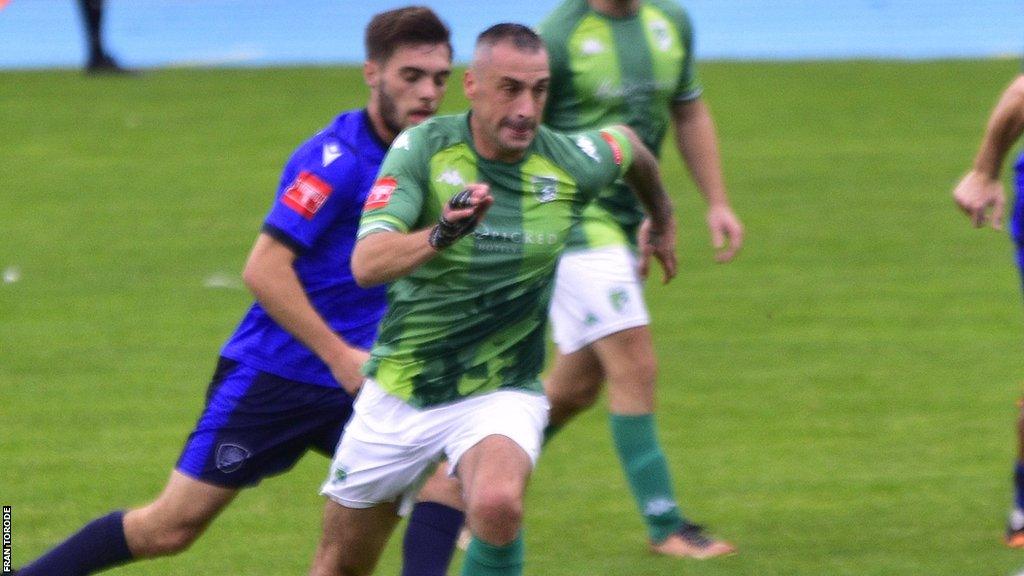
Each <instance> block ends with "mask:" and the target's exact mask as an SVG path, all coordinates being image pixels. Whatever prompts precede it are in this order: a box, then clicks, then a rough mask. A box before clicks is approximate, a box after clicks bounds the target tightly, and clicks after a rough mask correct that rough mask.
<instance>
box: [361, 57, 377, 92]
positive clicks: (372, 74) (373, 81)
mask: <svg viewBox="0 0 1024 576" xmlns="http://www.w3.org/2000/svg"><path fill="white" fill-rule="evenodd" d="M379 76H380V65H379V64H377V63H376V62H375V61H373V60H367V61H366V62H363V80H365V81H366V85H367V86H369V87H370V88H374V87H376V86H377V79H378V77H379Z"/></svg>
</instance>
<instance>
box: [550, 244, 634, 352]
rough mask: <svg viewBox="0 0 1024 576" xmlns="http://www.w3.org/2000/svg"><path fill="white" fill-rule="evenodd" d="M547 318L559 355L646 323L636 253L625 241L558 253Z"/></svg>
mask: <svg viewBox="0 0 1024 576" xmlns="http://www.w3.org/2000/svg"><path fill="white" fill-rule="evenodd" d="M549 317H550V318H551V331H552V338H553V339H554V341H555V344H556V345H558V351H559V352H561V353H562V354H571V353H573V352H576V351H577V350H579V349H581V348H583V347H585V346H587V345H589V344H591V343H593V342H596V341H598V340H600V339H601V338H604V337H605V336H608V335H610V334H614V333H616V332H621V331H623V330H626V329H627V328H635V327H637V326H646V325H648V324H650V323H651V321H650V316H649V315H648V313H647V305H646V304H644V292H643V285H642V284H641V282H640V276H639V275H638V273H637V259H636V256H635V255H634V254H633V252H632V251H631V250H630V249H629V248H627V247H626V246H605V247H602V248H595V249H590V250H574V251H571V252H565V253H564V254H562V257H561V258H560V259H559V261H558V270H557V272H556V273H555V291H554V294H553V295H552V297H551V308H550V314H549Z"/></svg>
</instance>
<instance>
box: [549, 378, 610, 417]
mask: <svg viewBox="0 0 1024 576" xmlns="http://www.w3.org/2000/svg"><path fill="white" fill-rule="evenodd" d="M600 392H601V386H600V384H598V385H596V386H578V387H572V388H565V387H559V386H552V387H550V388H549V389H547V390H545V393H546V394H547V396H548V401H549V402H550V403H551V410H552V412H559V413H565V414H578V413H580V412H583V411H584V410H586V409H587V408H590V407H591V406H593V405H594V403H596V402H597V397H598V395H599V394H600Z"/></svg>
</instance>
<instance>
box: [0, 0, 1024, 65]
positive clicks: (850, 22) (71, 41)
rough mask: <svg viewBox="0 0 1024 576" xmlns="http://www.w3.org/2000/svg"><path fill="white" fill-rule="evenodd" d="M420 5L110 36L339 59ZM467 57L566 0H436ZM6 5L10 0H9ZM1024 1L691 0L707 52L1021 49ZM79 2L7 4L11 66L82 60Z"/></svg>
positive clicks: (120, 43) (154, 24)
mask: <svg viewBox="0 0 1024 576" xmlns="http://www.w3.org/2000/svg"><path fill="white" fill-rule="evenodd" d="M408 3H410V1H406V2H401V1H392V0H385V1H375V2H366V1H363V2H358V1H352V0H107V26H106V37H107V44H108V45H109V47H110V49H111V51H112V52H114V53H115V55H117V56H118V57H119V58H120V59H121V60H122V61H123V62H125V63H126V64H128V65H131V66H139V67H150V66H169V65H170V66H173V65H241V66H250V65H253V66H260V65H278V64H334V63H352V62H359V61H361V59H362V44H361V42H362V28H363V26H364V25H365V24H366V22H367V21H368V20H369V18H370V16H371V15H372V14H373V13H374V12H377V11H380V10H383V9H386V8H391V7H397V6H402V5H405V4H408ZM420 3H423V4H427V5H429V6H431V7H433V8H434V9H436V10H437V11H438V13H440V14H441V15H442V17H443V18H444V19H445V20H446V21H447V22H448V23H449V24H450V25H451V27H452V28H453V32H454V35H455V37H454V44H455V50H456V59H457V60H459V61H460V62H461V61H465V58H466V56H467V55H468V54H469V53H470V50H471V46H472V43H473V39H474V37H475V35H476V34H477V33H478V32H479V31H480V30H482V29H484V28H485V27H487V26H488V25H490V24H493V23H495V22H498V21H518V22H523V23H526V24H535V23H537V22H538V21H539V20H540V19H541V18H542V17H543V16H544V15H545V14H546V13H547V12H548V11H549V10H550V9H551V8H552V7H553V6H554V5H555V4H556V3H557V0H532V1H521V0H519V1H506V0H501V1H488V0H436V1H429V0H424V1H421V2H420ZM0 4H5V2H4V0H0ZM1022 4H1024V3H1022V2H1021V0H977V1H965V0H930V1H928V0H688V1H686V2H685V5H686V6H687V8H688V9H689V11H690V14H691V16H692V17H693V20H694V22H695V23H696V26H697V31H698V44H697V52H698V55H699V56H700V57H701V58H704V59H820V58H963V57H993V56H1016V55H1019V54H1021V52H1022V47H1024V5H1022ZM84 52H85V50H84V34H83V29H82V25H81V22H80V20H79V15H78V12H77V3H76V0H7V2H6V6H5V7H4V8H2V9H0V67H2V68H38V67H76V66H79V65H81V63H82V61H83V59H84V57H85V56H84Z"/></svg>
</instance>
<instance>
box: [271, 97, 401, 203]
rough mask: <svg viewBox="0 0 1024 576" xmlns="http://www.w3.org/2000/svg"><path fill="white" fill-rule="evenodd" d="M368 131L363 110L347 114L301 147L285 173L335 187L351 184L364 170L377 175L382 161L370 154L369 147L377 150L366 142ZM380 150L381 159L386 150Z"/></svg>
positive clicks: (339, 117) (296, 150)
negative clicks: (315, 178) (310, 176)
mask: <svg viewBox="0 0 1024 576" xmlns="http://www.w3.org/2000/svg"><path fill="white" fill-rule="evenodd" d="M367 130H368V128H367V126H366V124H365V121H364V114H363V111H362V110H351V111H348V112H344V113H342V114H340V115H338V116H337V117H336V118H335V119H334V121H332V122H331V123H330V124H329V125H327V126H326V127H325V128H323V129H322V130H320V131H319V132H317V133H316V134H314V135H312V136H311V137H309V138H308V139H307V140H306V141H305V142H303V143H302V144H300V145H299V146H298V148H296V149H295V152H294V153H293V154H292V156H291V159H290V160H289V161H288V166H287V168H286V169H285V171H286V172H292V173H296V174H297V173H300V172H309V173H312V174H316V175H317V176H318V177H319V178H321V179H322V180H324V181H326V182H328V183H330V184H331V185H332V187H337V186H339V185H342V184H345V183H347V182H351V181H352V180H353V179H354V177H358V176H359V175H360V174H361V172H362V171H364V170H370V171H375V170H376V167H377V165H378V164H379V159H378V160H374V158H373V157H372V155H371V154H368V153H367V147H368V144H369V146H374V143H372V142H369V143H368V142H366V140H368V138H369V136H368V132H367ZM377 147H378V148H379V151H378V156H379V155H381V154H383V149H382V148H381V147H380V146H377Z"/></svg>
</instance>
